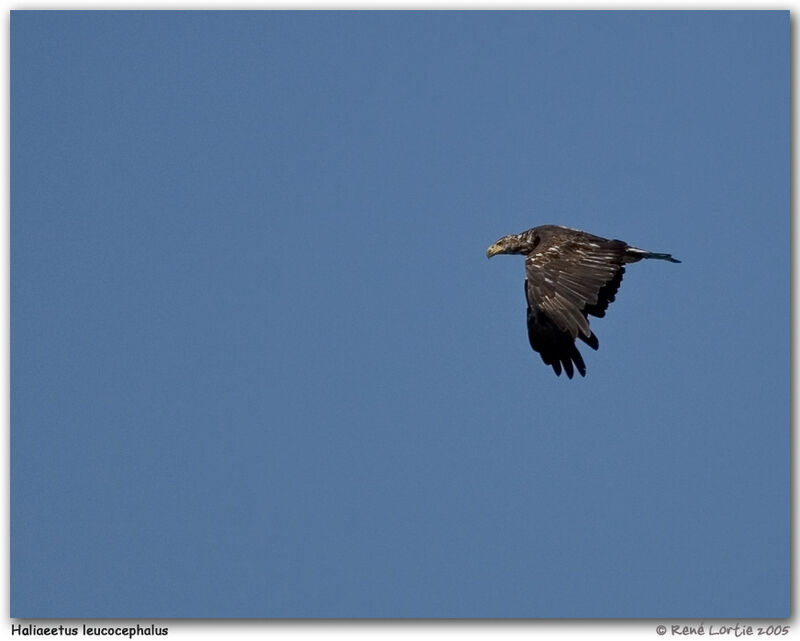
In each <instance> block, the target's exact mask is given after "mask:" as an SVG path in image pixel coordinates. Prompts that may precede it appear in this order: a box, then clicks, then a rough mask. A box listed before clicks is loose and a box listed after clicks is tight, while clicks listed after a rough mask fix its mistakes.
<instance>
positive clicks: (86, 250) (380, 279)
mask: <svg viewBox="0 0 800 641" xmlns="http://www.w3.org/2000/svg"><path fill="white" fill-rule="evenodd" d="M11 63H12V69H11V162H12V165H11V167H12V169H11V190H12V192H11V355H12V363H11V421H12V434H11V439H12V440H11V456H12V461H11V464H12V466H11V482H12V485H11V491H12V493H11V543H12V549H11V616H12V617H259V618H261V617H548V618H553V617H593V618H594V617H697V618H706V619H708V618H741V617H785V616H788V614H789V250H790V247H789V14H788V12H734V13H726V12H694V11H693V12H671V13H630V12H613V13H601V12H586V13H560V12H542V13H519V12H505V13H486V12H469V13H459V12H442V13H438V12H432V13H416V12H408V13H395V12H381V13H365V12H349V13H313V12H304V13H266V12H265V13H224V14H222V13H206V12H193V13H178V12H155V13H138V12H126V13H94V12H76V13H61V12H56V13H47V12H14V13H12V16H11ZM545 223H557V224H563V225H568V226H572V227H578V228H582V229H586V230H588V231H591V232H593V233H595V234H599V235H602V236H607V237H616V238H621V239H623V240H625V241H627V242H629V243H631V244H634V245H637V246H639V247H643V248H646V249H649V250H652V251H662V252H671V253H673V254H674V255H675V256H676V257H677V258H680V259H681V260H682V261H683V262H682V263H681V264H680V265H674V264H670V263H665V262H660V261H646V262H643V263H638V264H636V265H632V266H630V267H629V268H628V270H627V273H626V275H625V279H624V281H623V284H622V287H621V289H620V292H619V294H618V296H617V301H616V302H615V303H614V304H613V305H612V306H611V307H610V309H609V312H608V315H607V317H606V318H604V319H594V320H592V327H593V328H594V330H595V332H596V334H597V335H598V337H599V340H600V349H599V351H598V352H593V351H592V350H590V349H588V348H583V349H582V350H581V351H582V353H583V355H584V359H585V360H586V364H587V368H588V372H587V377H586V378H585V379H582V378H580V377H578V378H576V379H573V380H571V381H570V380H568V379H566V378H565V377H564V376H562V377H561V378H557V377H556V376H555V375H554V374H553V372H552V370H551V369H550V368H548V367H546V366H545V365H544V364H543V363H542V362H541V359H540V358H539V356H538V355H537V354H535V353H534V352H532V351H531V350H530V348H529V346H528V342H527V336H526V329H525V302H524V296H523V278H524V272H523V261H522V259H521V258H520V257H516V256H498V257H496V258H494V259H492V260H491V261H487V260H486V257H485V251H486V248H487V246H488V245H489V244H491V243H492V242H493V241H495V240H496V239H497V238H498V237H500V236H502V235H505V234H508V233H513V232H519V231H523V230H525V229H527V228H529V227H533V226H535V225H539V224H545Z"/></svg>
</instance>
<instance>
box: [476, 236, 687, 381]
mask: <svg viewBox="0 0 800 641" xmlns="http://www.w3.org/2000/svg"><path fill="white" fill-rule="evenodd" d="M496 254H523V255H524V256H525V298H526V299H527V301H528V340H529V341H530V343H531V347H532V348H533V349H534V351H537V352H539V354H540V355H541V357H542V360H543V361H544V362H545V364H546V365H550V366H551V367H552V368H553V370H555V373H556V375H558V376H561V369H562V368H563V369H564V371H565V372H566V373H567V376H568V377H569V378H572V376H573V372H574V369H577V370H578V371H579V372H580V374H581V376H586V365H585V364H584V362H583V358H582V357H581V353H580V352H579V351H578V348H577V347H576V346H575V339H577V338H580V339H581V340H582V341H583V342H584V343H586V344H587V345H588V346H589V347H591V348H592V349H597V347H598V345H599V343H598V341H597V336H595V335H594V333H593V332H592V330H591V328H590V327H589V318H588V317H589V314H591V315H592V316H597V317H599V318H602V317H603V316H605V314H606V309H608V306H609V304H610V303H612V302H614V296H616V294H617V290H618V289H619V286H620V283H621V282H622V275H623V274H624V273H625V264H626V263H635V262H637V261H639V260H642V258H657V259H659V260H668V261H669V262H671V263H679V262H681V261H679V260H677V259H675V258H673V257H672V255H671V254H657V253H655V252H649V251H645V250H644V249H638V248H636V247H631V246H630V245H628V244H627V243H624V242H622V241H621V240H608V239H607V238H601V237H600V236H594V235H592V234H589V233H586V232H585V231H579V230H577V229H570V228H569V227H561V226H559V225H542V226H540V227H534V228H533V229H529V230H528V231H524V232H522V233H521V234H511V235H509V236H503V237H502V238H501V239H500V240H498V241H497V242H496V243H494V244H493V245H491V246H490V247H489V249H487V250H486V257H487V258H491V257H492V256H495V255H496Z"/></svg>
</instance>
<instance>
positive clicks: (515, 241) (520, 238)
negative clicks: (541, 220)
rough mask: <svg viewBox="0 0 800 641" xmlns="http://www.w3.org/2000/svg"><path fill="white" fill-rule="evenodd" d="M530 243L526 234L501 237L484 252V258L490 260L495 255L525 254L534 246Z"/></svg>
mask: <svg viewBox="0 0 800 641" xmlns="http://www.w3.org/2000/svg"><path fill="white" fill-rule="evenodd" d="M532 241H533V239H532V238H529V234H528V233H527V232H525V233H522V234H509V235H508V236H503V237H502V238H501V239H499V240H498V241H497V242H496V243H494V244H492V245H490V246H489V249H487V250H486V258H491V257H492V256H496V255H497V254H527V253H529V252H530V251H531V250H532V249H533V247H534V245H535V243H534V242H532Z"/></svg>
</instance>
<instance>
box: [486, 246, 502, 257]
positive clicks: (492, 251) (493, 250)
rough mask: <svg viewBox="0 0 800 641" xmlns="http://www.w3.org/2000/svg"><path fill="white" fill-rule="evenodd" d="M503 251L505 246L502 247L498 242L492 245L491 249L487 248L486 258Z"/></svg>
mask: <svg viewBox="0 0 800 641" xmlns="http://www.w3.org/2000/svg"><path fill="white" fill-rule="evenodd" d="M502 251H503V248H502V247H500V245H498V244H497V243H495V244H494V245H490V246H489V249H487V250H486V258H491V257H492V256H494V255H495V254H500V253H501V252H502Z"/></svg>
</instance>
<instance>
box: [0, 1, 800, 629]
mask: <svg viewBox="0 0 800 641" xmlns="http://www.w3.org/2000/svg"><path fill="white" fill-rule="evenodd" d="M2 4H3V7H4V9H5V13H4V15H5V30H4V37H5V47H4V49H3V51H4V55H5V64H4V65H3V75H4V82H3V91H4V93H5V101H4V103H5V106H6V127H4V128H3V129H2V137H3V139H2V141H0V142H2V143H3V144H2V146H3V147H5V149H6V150H9V143H10V139H9V133H10V132H9V117H10V113H9V98H10V96H9V82H10V74H9V69H10V67H9V65H10V56H9V46H10V19H9V12H10V11H11V10H23V9H29V10H30V9H232V8H235V9H308V10H311V9H575V10H578V9H594V10H598V9H715V10H724V9H741V10H747V9H778V10H786V9H789V10H792V11H793V10H794V9H795V7H796V6H797V5H798V2H791V3H789V4H788V5H779V4H776V3H772V2H770V3H761V2H752V3H739V2H722V1H721V0H712V1H707V2H704V3H703V4H702V5H698V4H694V3H691V2H677V3H669V4H665V3H663V2H656V1H654V0H651V1H647V0H645V1H640V2H635V3H625V4H615V3H610V4H609V3H601V2H598V1H595V0H584V1H583V2H557V1H553V0H550V1H539V2H534V3H529V2H522V1H520V0H503V1H502V2H497V3H487V2H480V3H479V2H474V1H472V2H470V1H464V0H461V1H457V0H435V1H432V2H422V1H419V0H417V1H410V0H394V1H389V0H370V1H364V0H362V1H361V2H352V1H351V2H341V1H339V2H337V1H335V0H313V1H311V2H296V1H294V2H293V1H289V0H286V1H273V2H269V3H258V2H252V1H247V0H239V2H236V3H235V5H234V7H231V6H230V5H222V4H220V3H206V2H190V1H188V0H173V1H172V2H170V3H163V2H156V1H153V0H149V1H144V2H136V3H131V2H122V1H114V0H110V1H107V2H82V3H77V4H76V3H69V2H66V1H65V0H49V1H47V2H44V3H37V2H20V3H5V2H3V3H2ZM792 32H794V27H793V26H792ZM792 40H794V38H792ZM793 44H794V43H793ZM791 57H792V74H791V78H792V85H794V81H795V79H796V77H797V73H796V71H795V70H796V68H797V65H796V54H795V48H794V46H792V56H791ZM792 93H794V92H792ZM793 102H794V101H793ZM794 113H795V109H794V108H793V109H792V120H793V121H794ZM792 143H794V127H792ZM794 159H795V155H794V144H792V167H793V171H792V184H793V185H794V184H795V180H794V178H795V173H796V171H795V169H794V168H795V167H796V162H794ZM5 164H6V207H5V212H6V217H5V225H3V226H2V228H0V235H2V240H3V242H0V258H1V259H2V264H3V265H4V267H5V270H6V278H4V279H2V280H1V281H0V288H1V289H2V297H3V300H4V301H6V306H7V307H6V315H5V326H4V327H5V340H4V341H3V342H2V348H1V349H2V350H3V352H4V353H0V356H2V357H3V361H4V362H5V363H6V367H5V368H4V369H3V370H2V375H3V377H4V379H5V380H4V387H5V390H6V393H5V394H2V395H0V398H2V409H3V414H2V415H3V416H5V417H6V435H7V438H6V439H5V440H4V441H3V445H2V447H3V448H4V449H5V456H4V460H5V461H6V474H5V475H4V477H3V479H4V484H5V490H6V491H5V492H2V493H0V503H1V505H0V507H2V509H3V514H4V515H5V523H6V527H5V528H4V530H3V534H2V537H3V543H4V544H5V550H6V553H5V554H3V555H0V559H2V560H0V575H2V576H3V577H5V580H4V581H0V601H1V602H2V603H3V604H4V607H5V612H6V619H7V622H6V623H4V624H0V638H10V639H29V640H30V639H34V638H36V639H42V638H53V637H41V636H37V637H32V636H19V635H15V636H11V626H12V624H23V625H24V624H28V623H35V624H36V625H40V626H53V625H55V626H58V625H59V624H64V625H65V626H77V627H79V628H80V626H81V625H82V624H83V623H84V622H85V623H88V624H91V625H98V624H100V623H101V622H100V621H97V620H86V621H83V620H74V621H73V620H63V621H54V620H37V621H28V620H12V619H10V618H8V617H9V495H10V494H9V492H10V488H9V475H8V469H9V468H8V466H9V457H10V448H9V438H10V426H9V409H10V407H9V406H10V401H9V382H10V378H9V376H10V372H9V363H10V353H9V341H10V332H9V323H10V320H9V319H10V316H9V308H8V305H9V273H8V269H9V260H10V253H9V219H10V217H9V185H10V174H9V170H10V167H9V154H8V153H6V156H5ZM792 212H794V198H792ZM795 240H796V226H795V225H792V241H793V242H792V245H795V243H794V241H795ZM792 276H793V278H792V285H793V286H792V301H793V304H792V317H793V318H794V317H795V314H794V312H795V306H794V300H796V290H795V285H796V283H797V278H796V264H795V261H794V259H793V260H792ZM792 330H793V331H792V339H793V340H792V345H794V334H795V332H794V323H793V324H792ZM792 354H793V355H794V350H792ZM794 373H795V369H794V358H793V359H792V374H793V376H792V378H793V380H795V381H796V376H794ZM792 397H793V398H794V385H792ZM795 409H796V408H795V404H794V402H792V408H791V417H792V424H793V425H794V424H796V414H795ZM792 443H793V445H792V459H793V460H794V458H795V457H794V453H795V447H794V439H793V440H792ZM794 480H795V475H794V474H792V513H793V514H794V512H795V508H796V504H797V500H796V497H797V493H796V492H795V491H794V489H795V483H794ZM792 525H793V527H792V531H793V532H794V518H792ZM793 540H794V537H793ZM792 547H793V548H794V545H793V546H792ZM795 568H796V564H795V562H794V555H793V561H792V570H793V571H792V576H793V577H794V574H795V572H794V570H795ZM794 584H795V583H794V580H792V586H793V587H794ZM794 594H795V591H794V590H792V596H793V598H792V612H793V613H794V612H795V610H796V608H795V604H796V599H795V598H794ZM128 623H130V624H132V625H133V626H135V625H136V624H137V623H139V624H141V625H149V624H150V623H155V624H156V625H157V626H158V627H164V626H166V627H167V628H168V629H169V634H168V636H167V637H163V636H161V637H152V636H150V637H136V638H137V639H150V640H153V639H179V640H185V639H191V640H194V639H200V640H208V639H232V640H234V641H236V640H239V639H253V638H259V639H262V638H263V639H277V640H283V639H292V640H296V639H326V640H327V639H347V640H348V641H349V640H351V639H352V640H358V639H376V638H377V639H414V640H415V641H427V640H428V639H436V640H437V641H438V640H450V639H453V640H455V639H458V640H459V641H462V640H464V639H469V640H473V639H498V640H506V639H519V640H525V641H531V640H538V639H566V638H570V639H573V638H575V639H593V640H594V639H601V640H605V639H608V640H611V639H615V640H616V639H621V640H627V639H662V638H663V639H675V638H693V639H698V638H708V626H709V625H716V626H717V627H718V626H719V625H720V624H723V623H724V624H735V623H736V621H705V622H703V623H705V628H706V635H705V636H703V637H698V636H692V637H674V636H673V635H671V634H670V633H669V632H668V633H667V634H666V635H664V636H659V635H658V634H657V633H656V627H657V626H658V625H659V624H663V625H666V626H667V628H669V627H670V626H671V625H674V624H689V625H694V626H697V625H699V624H700V623H701V621H697V620H691V621H688V620H687V621H676V620H663V621H660V620H631V621H620V620H609V621H602V620H591V621H580V620H530V621H528V620H525V621H483V620H479V621H447V620H443V621H438V620H437V621H427V620H426V621H403V620H393V621H282V620H279V621H269V620H212V619H209V620H134V621H129V622H128ZM741 623H743V624H751V625H754V624H762V625H765V624H767V623H769V622H766V621H763V622H762V621H742V622H741ZM775 623H781V624H785V625H789V626H790V628H791V630H790V632H789V634H788V635H786V636H782V637H777V638H781V639H793V638H800V623H798V624H797V629H796V624H795V617H792V618H791V619H789V620H787V621H776V622H775ZM107 624H108V625H114V626H120V625H125V622H122V621H116V620H115V621H113V622H112V621H108V622H107ZM58 638H71V639H75V638H92V639H99V638H102V639H116V638H121V639H125V638H127V637H84V636H82V635H78V636H77V637H75V636H71V637H58ZM732 638H736V637H734V636H733V635H725V636H715V637H710V639H718V640H720V641H721V640H723V639H732ZM738 638H741V639H748V638H749V639H755V638H776V637H756V636H752V637H744V636H743V637H738Z"/></svg>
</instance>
